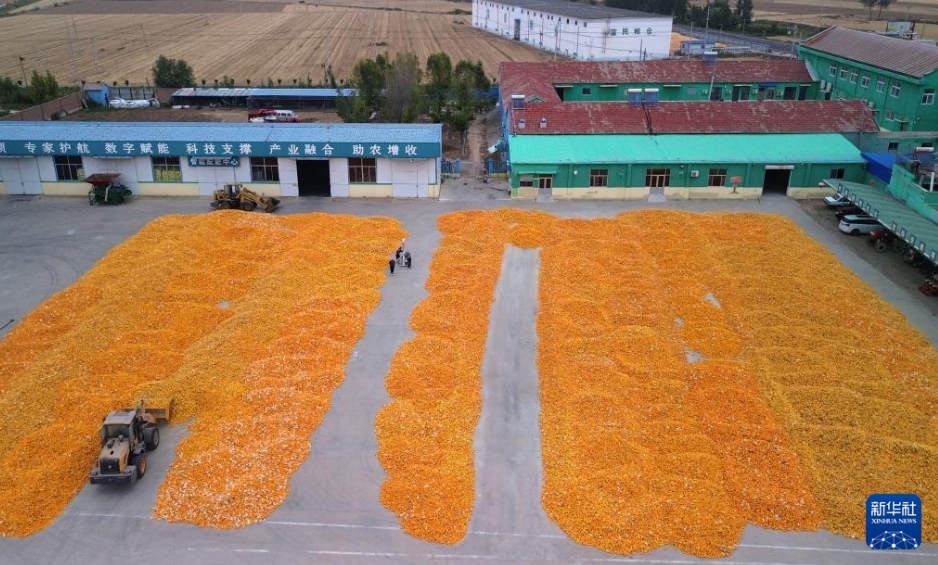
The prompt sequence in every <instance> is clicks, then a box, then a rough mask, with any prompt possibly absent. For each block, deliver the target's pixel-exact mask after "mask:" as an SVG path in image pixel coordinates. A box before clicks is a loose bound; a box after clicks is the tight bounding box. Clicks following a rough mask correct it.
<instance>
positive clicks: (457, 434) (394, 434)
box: [375, 212, 506, 544]
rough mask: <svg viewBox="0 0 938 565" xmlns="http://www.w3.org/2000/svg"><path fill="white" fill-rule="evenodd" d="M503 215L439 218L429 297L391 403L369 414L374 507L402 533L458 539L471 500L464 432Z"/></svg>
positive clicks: (401, 360) (469, 430)
mask: <svg viewBox="0 0 938 565" xmlns="http://www.w3.org/2000/svg"><path fill="white" fill-rule="evenodd" d="M503 216H504V215H498V214H491V213H486V212H458V213H453V214H447V215H445V216H442V217H440V219H439V220H438V227H439V229H440V232H441V233H442V234H443V238H442V240H441V243H440V247H439V249H437V251H436V252H435V253H434V255H433V260H432V262H431V264H430V277H429V279H428V281H427V285H426V288H427V290H428V291H429V292H430V296H429V297H428V298H427V299H426V300H424V301H423V302H421V303H420V304H419V305H418V306H417V307H416V308H415V310H414V312H413V313H412V315H411V318H410V327H411V328H412V329H413V330H414V331H415V332H417V336H416V337H414V338H413V339H411V340H409V341H408V342H406V343H404V345H402V346H401V348H400V349H399V350H398V352H397V353H396V354H395V356H394V358H393V360H392V362H391V369H390V372H389V374H388V378H387V387H388V393H389V394H390V395H391V396H392V397H393V398H394V400H393V401H392V402H390V403H389V404H387V405H385V406H384V408H382V409H381V411H380V412H379V413H378V418H377V422H376V424H375V428H376V432H377V435H378V459H379V461H380V462H381V465H382V466H383V467H384V469H385V471H387V474H388V478H387V480H386V481H385V482H384V484H383V485H382V486H381V502H382V504H384V506H385V507H387V508H388V509H389V510H391V511H392V512H394V513H395V514H397V516H398V517H399V518H400V521H401V526H402V528H403V529H404V530H405V531H407V532H408V533H410V534H411V535H414V536H416V537H419V538H422V539H426V540H429V541H434V542H437V543H450V544H452V543H456V542H458V541H459V540H461V539H462V538H463V537H464V536H465V535H466V529H467V527H468V524H469V518H470V516H471V514H472V505H473V501H474V498H475V495H474V492H475V470H474V461H473V446H472V441H473V434H474V433H475V427H476V424H477V423H478V421H479V416H480V414H481V410H482V405H481V386H482V382H481V378H480V370H481V367H482V356H483V353H484V349H485V340H486V337H487V335H488V331H487V329H488V312H489V305H490V304H491V302H492V300H493V297H494V291H495V284H496V283H497V282H498V277H499V274H500V272H501V261H502V254H503V251H504V247H505V231H506V223H505V218H504V217H503Z"/></svg>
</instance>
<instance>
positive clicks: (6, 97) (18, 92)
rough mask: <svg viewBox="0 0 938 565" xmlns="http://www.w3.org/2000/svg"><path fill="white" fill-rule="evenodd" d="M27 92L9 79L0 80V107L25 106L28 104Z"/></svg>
mask: <svg viewBox="0 0 938 565" xmlns="http://www.w3.org/2000/svg"><path fill="white" fill-rule="evenodd" d="M28 98H29V92H27V89H26V88H23V87H22V86H20V85H19V84H17V83H16V81H14V80H13V79H11V78H10V77H3V78H2V79H0V106H7V105H10V104H26V103H28V102H29V100H28Z"/></svg>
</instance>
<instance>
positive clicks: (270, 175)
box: [251, 157, 280, 182]
mask: <svg viewBox="0 0 938 565" xmlns="http://www.w3.org/2000/svg"><path fill="white" fill-rule="evenodd" d="M251 180H253V181H258V182H273V181H279V180H280V169H279V168H278V167H277V158H276V157H251Z"/></svg>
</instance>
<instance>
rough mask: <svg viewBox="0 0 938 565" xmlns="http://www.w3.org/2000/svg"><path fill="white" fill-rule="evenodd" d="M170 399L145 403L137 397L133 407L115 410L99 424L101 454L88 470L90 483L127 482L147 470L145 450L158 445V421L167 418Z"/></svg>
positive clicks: (150, 449) (125, 483)
mask: <svg viewBox="0 0 938 565" xmlns="http://www.w3.org/2000/svg"><path fill="white" fill-rule="evenodd" d="M172 415H173V400H172V399H168V400H166V401H165V402H163V403H162V404H160V403H158V402H154V405H153V406H147V405H146V403H145V401H143V400H141V401H140V402H139V404H137V406H136V407H134V408H127V409H126V410H115V411H114V412H111V413H110V414H108V415H107V416H105V418H104V423H103V424H102V425H101V454H100V455H99V456H98V461H97V462H96V463H95V466H94V469H92V470H91V484H93V485H102V484H123V485H128V484H130V483H133V482H135V481H137V479H142V478H143V475H145V474H146V472H147V457H146V452H147V451H153V450H155V449H156V448H157V447H159V445H160V430H159V428H158V427H157V424H158V423H159V422H161V421H162V422H169V420H170V418H172Z"/></svg>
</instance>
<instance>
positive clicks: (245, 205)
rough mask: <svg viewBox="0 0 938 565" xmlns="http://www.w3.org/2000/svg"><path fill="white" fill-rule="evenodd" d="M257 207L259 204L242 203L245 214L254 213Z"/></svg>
mask: <svg viewBox="0 0 938 565" xmlns="http://www.w3.org/2000/svg"><path fill="white" fill-rule="evenodd" d="M255 206H257V204H255V203H253V202H250V201H246V202H242V203H241V209H242V210H244V211H245V212H251V211H253V210H254V207H255Z"/></svg>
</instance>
